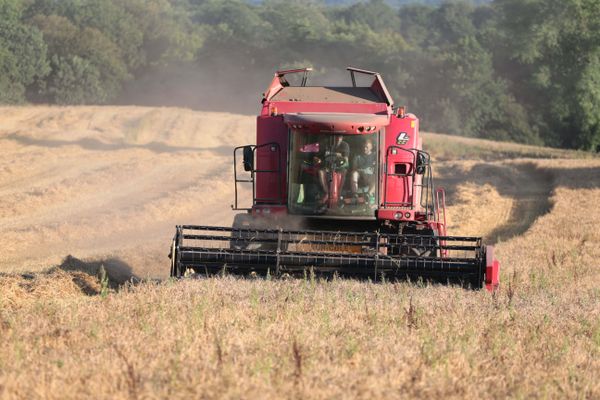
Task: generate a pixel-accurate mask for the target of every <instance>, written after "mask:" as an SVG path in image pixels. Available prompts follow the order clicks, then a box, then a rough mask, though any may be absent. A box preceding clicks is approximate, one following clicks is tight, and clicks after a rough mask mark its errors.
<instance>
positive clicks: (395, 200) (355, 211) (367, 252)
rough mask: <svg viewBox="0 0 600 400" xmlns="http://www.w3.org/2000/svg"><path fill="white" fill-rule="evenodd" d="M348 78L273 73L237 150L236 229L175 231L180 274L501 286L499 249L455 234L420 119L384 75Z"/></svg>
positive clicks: (174, 262)
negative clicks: (334, 80)
mask: <svg viewBox="0 0 600 400" xmlns="http://www.w3.org/2000/svg"><path fill="white" fill-rule="evenodd" d="M348 71H349V73H350V85H348V86H344V87H329V86H308V79H309V74H310V72H311V69H310V68H303V69H295V70H286V71H278V72H276V73H275V76H274V78H273V80H272V82H271V84H270V85H269V87H268V88H267V90H266V91H265V93H264V95H263V99H262V108H261V111H260V115H259V116H258V117H257V131H256V143H255V144H251V145H244V146H239V147H236V148H235V149H234V151H233V162H234V185H235V193H234V203H233V205H232V208H233V209H234V210H237V211H241V212H240V213H239V214H237V215H236V216H235V219H234V223H233V226H232V227H214V226H202V225H183V226H178V227H177V230H176V235H175V238H174V240H173V244H172V249H171V254H170V257H171V275H172V276H175V277H180V276H183V275H185V274H186V272H190V271H193V272H195V273H207V274H210V273H215V272H221V271H223V270H224V269H225V270H227V271H230V272H236V273H242V274H247V273H271V274H275V275H280V274H284V273H285V274H305V273H306V272H307V271H309V270H310V271H313V272H315V273H319V274H339V275H346V276H348V275H349V276H363V277H371V278H373V279H380V278H381V277H386V278H389V279H394V278H408V279H412V280H420V279H423V280H428V281H442V282H454V283H459V284H463V285H465V286H470V287H473V288H481V287H483V286H485V287H487V288H488V289H490V290H491V289H493V288H495V287H497V285H498V270H499V264H498V261H497V260H495V258H494V257H493V249H492V248H491V246H484V245H483V243H482V240H481V238H478V237H457V236H448V235H447V232H446V211H445V193H444V190H443V189H436V188H434V184H433V178H432V168H431V158H430V156H429V154H428V153H427V152H425V151H424V150H423V148H422V142H421V137H420V134H419V120H418V118H417V117H416V116H415V115H414V114H410V113H407V112H406V109H405V107H394V102H393V100H392V98H391V96H390V94H389V92H388V90H387V88H386V86H385V83H384V82H383V79H382V77H381V75H379V74H378V73H376V72H372V71H366V70H362V69H357V68H348ZM293 76H295V77H296V79H295V80H296V81H297V82H298V84H297V85H295V86H294V85H291V84H290V80H291V79H290V77H293ZM359 80H361V81H365V80H366V81H367V84H366V85H362V86H361V85H359V84H358V81H359ZM244 189H245V190H244ZM242 193H247V195H246V196H243V195H242ZM241 197H246V199H247V200H249V201H248V202H247V206H243V205H242V203H243V202H244V201H243V199H241ZM245 204H246V203H245Z"/></svg>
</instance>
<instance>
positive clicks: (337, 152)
mask: <svg viewBox="0 0 600 400" xmlns="http://www.w3.org/2000/svg"><path fill="white" fill-rule="evenodd" d="M349 156H350V146H348V143H346V142H345V141H344V137H343V136H342V135H335V136H334V137H333V141H330V142H329V145H328V146H324V151H323V152H322V153H321V154H319V155H317V156H315V157H314V160H313V161H314V164H315V166H317V167H318V168H319V183H320V185H321V189H322V191H323V197H322V198H321V200H320V203H321V204H325V203H327V201H328V200H329V181H330V179H332V178H331V176H329V177H328V175H330V174H331V173H333V172H337V173H340V174H341V183H340V187H343V186H344V181H345V178H346V171H347V170H348V165H349V163H348V157H349Z"/></svg>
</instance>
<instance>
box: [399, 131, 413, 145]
mask: <svg viewBox="0 0 600 400" xmlns="http://www.w3.org/2000/svg"><path fill="white" fill-rule="evenodd" d="M409 139H410V136H408V133H406V132H401V133H400V134H399V135H398V137H397V138H396V143H398V144H406V143H408V140H409Z"/></svg>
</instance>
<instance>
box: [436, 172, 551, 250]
mask: <svg viewBox="0 0 600 400" xmlns="http://www.w3.org/2000/svg"><path fill="white" fill-rule="evenodd" d="M444 171H445V172H444V173H443V174H442V176H441V177H438V178H436V182H437V185H438V186H439V187H443V188H445V189H446V193H447V196H448V200H447V201H448V203H449V204H453V203H456V202H457V201H459V200H458V198H457V193H458V192H459V190H458V186H459V185H462V184H467V183H472V184H475V185H479V186H483V185H486V184H487V185H491V186H493V187H494V188H495V189H496V190H497V191H498V193H499V194H500V195H501V196H503V197H509V198H512V199H513V200H514V203H513V206H512V209H511V210H510V216H509V218H508V220H507V221H506V222H505V223H504V224H502V225H499V226H497V227H496V228H495V229H494V230H493V231H492V232H491V234H489V235H488V236H487V237H486V238H485V240H486V242H487V243H490V244H494V243H497V242H498V241H500V240H502V241H505V240H508V239H510V238H512V237H515V236H519V235H521V234H523V233H524V232H526V231H527V230H528V229H529V227H530V226H531V225H532V224H533V223H534V222H535V220H536V219H537V218H539V217H540V216H542V215H544V214H547V213H548V212H550V210H551V209H552V204H551V202H550V196H551V193H552V190H553V189H554V187H555V178H554V177H555V173H554V172H553V171H552V170H548V169H543V168H538V167H537V165H535V164H533V163H523V164H516V163H515V164H513V163H511V164H500V163H499V164H487V163H480V164H475V165H474V166H473V167H472V168H471V169H469V170H468V171H465V170H464V169H459V168H454V169H452V168H446V169H445V170H444ZM482 206H483V207H485V206H486V205H485V204H483V205H482ZM489 206H490V207H493V206H494V205H493V204H490V205H489Z"/></svg>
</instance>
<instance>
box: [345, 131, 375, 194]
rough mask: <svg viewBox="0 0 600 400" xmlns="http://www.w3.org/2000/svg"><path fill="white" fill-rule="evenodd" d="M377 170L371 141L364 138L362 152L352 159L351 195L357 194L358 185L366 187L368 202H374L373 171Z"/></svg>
mask: <svg viewBox="0 0 600 400" xmlns="http://www.w3.org/2000/svg"><path fill="white" fill-rule="evenodd" d="M376 170H377V154H376V153H375V152H374V151H373V142H372V141H371V139H369V138H366V139H365V142H364V144H363V149H362V153H361V154H358V155H356V156H355V157H354V159H353V160H352V175H351V188H352V195H353V196H354V197H357V196H358V188H359V187H368V192H367V196H368V199H367V201H368V203H369V204H374V202H375V176H374V174H375V171H376Z"/></svg>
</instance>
